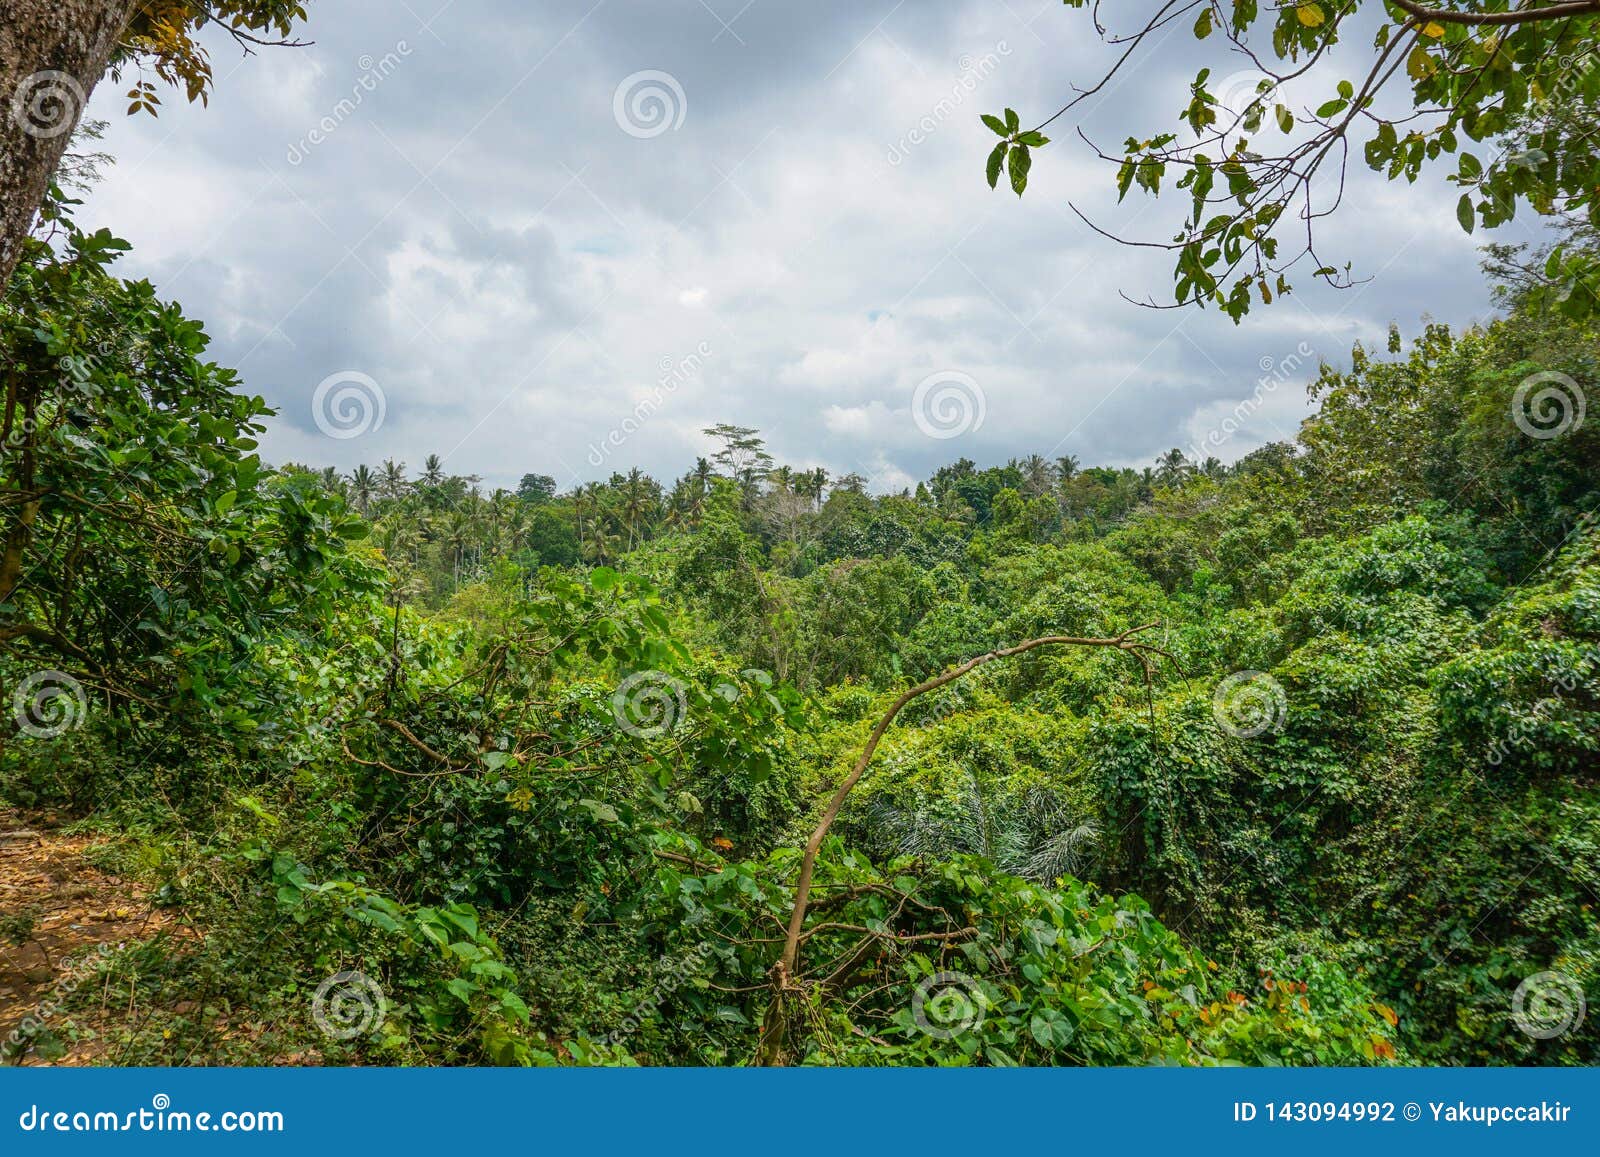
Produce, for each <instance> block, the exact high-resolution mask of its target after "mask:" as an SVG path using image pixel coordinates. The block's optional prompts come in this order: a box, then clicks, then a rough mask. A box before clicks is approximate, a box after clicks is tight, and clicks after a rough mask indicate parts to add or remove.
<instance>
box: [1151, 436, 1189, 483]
mask: <svg viewBox="0 0 1600 1157" xmlns="http://www.w3.org/2000/svg"><path fill="white" fill-rule="evenodd" d="M1193 471H1194V465H1193V463H1191V462H1190V461H1189V459H1187V458H1185V457H1184V456H1183V451H1182V450H1179V449H1178V448H1177V447H1176V446H1174V447H1173V448H1172V449H1171V450H1168V451H1167V452H1166V453H1165V454H1163V455H1161V457H1159V458H1157V459H1156V476H1155V480H1156V481H1157V482H1159V483H1160V484H1161V485H1163V486H1176V485H1177V484H1178V483H1179V482H1182V481H1183V480H1184V479H1185V478H1187V477H1188V476H1189V474H1191V473H1192V472H1193Z"/></svg>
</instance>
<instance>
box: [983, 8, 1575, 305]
mask: <svg viewBox="0 0 1600 1157" xmlns="http://www.w3.org/2000/svg"><path fill="white" fill-rule="evenodd" d="M1066 3H1067V4H1068V5H1069V6H1070V7H1073V8H1083V7H1085V6H1086V3H1087V0H1066ZM1099 12H1100V5H1099V4H1098V3H1096V4H1095V5H1094V13H1095V30H1096V32H1097V33H1098V34H1099V35H1100V36H1101V38H1102V39H1103V40H1105V41H1106V42H1107V43H1108V44H1115V45H1117V46H1118V47H1119V52H1118V55H1117V58H1116V62H1115V63H1114V64H1113V65H1112V67H1111V68H1110V69H1109V71H1107V72H1106V73H1105V74H1104V75H1102V76H1101V77H1100V78H1099V80H1097V81H1095V82H1093V83H1091V84H1089V85H1088V86H1086V87H1078V88H1077V91H1076V93H1075V95H1074V96H1073V97H1072V98H1071V99H1070V100H1069V101H1067V103H1066V104H1065V105H1064V106H1063V107H1062V108H1061V109H1059V110H1058V111H1057V112H1056V113H1054V114H1053V115H1052V116H1050V117H1048V118H1046V119H1045V120H1043V121H1042V122H1041V123H1040V124H1038V125H1037V126H1036V127H1034V128H1032V129H1023V127H1022V123H1021V119H1020V117H1019V116H1018V115H1017V113H1016V112H1015V111H1014V110H1012V109H1006V110H1005V113H1004V116H1003V117H1000V116H989V115H985V116H984V117H983V121H984V123H985V124H986V125H988V126H989V128H990V129H992V130H993V131H994V132H995V133H997V134H998V135H999V136H1000V137H1001V138H1002V139H1001V141H1000V142H999V143H998V144H997V145H996V146H995V148H994V150H993V152H991V153H990V155H989V161H988V179H989V184H990V185H991V186H994V185H995V184H996V183H997V182H998V180H999V177H1000V173H1001V169H1002V168H1005V169H1006V170H1007V172H1008V174H1009V178H1010V184H1011V187H1012V189H1013V190H1014V191H1015V192H1016V193H1017V194H1018V195H1019V196H1020V195H1021V194H1022V192H1023V190H1024V189H1025V188H1026V187H1027V183H1028V173H1029V170H1030V167H1031V163H1032V155H1031V150H1032V149H1035V148H1039V147H1042V146H1043V145H1046V144H1048V143H1049V142H1048V138H1046V137H1044V136H1043V134H1042V132H1041V130H1042V129H1044V128H1045V127H1046V126H1047V125H1049V124H1051V123H1052V122H1053V121H1055V120H1057V119H1059V118H1061V117H1063V116H1066V115H1068V114H1070V113H1072V112H1073V111H1074V110H1076V109H1078V108H1079V106H1081V105H1083V104H1084V102H1086V101H1088V100H1089V99H1090V98H1091V97H1093V96H1094V95H1095V94H1097V93H1101V92H1104V91H1106V90H1107V89H1108V86H1109V85H1111V84H1112V83H1113V82H1114V81H1115V80H1116V79H1117V78H1118V76H1119V74H1120V73H1122V72H1123V71H1124V70H1125V69H1126V68H1127V67H1128V64H1129V62H1130V61H1131V60H1133V59H1135V58H1137V57H1139V56H1141V55H1142V54H1147V53H1149V52H1151V51H1153V50H1154V48H1155V45H1156V42H1157V40H1158V39H1161V38H1164V37H1165V35H1166V33H1167V31H1168V30H1169V29H1170V28H1171V27H1172V26H1173V25H1175V24H1176V23H1178V22H1179V21H1183V22H1188V21H1189V19H1190V18H1191V17H1192V18H1193V28H1192V35H1193V36H1194V38H1195V39H1196V40H1202V41H1203V40H1206V39H1208V38H1209V37H1211V36H1212V35H1213V34H1220V37H1219V39H1221V40H1222V41H1224V42H1225V43H1224V45H1223V48H1224V49H1225V55H1220V56H1219V58H1218V61H1217V62H1216V66H1215V67H1211V66H1207V67H1202V68H1201V69H1200V70H1199V71H1198V72H1197V73H1196V74H1195V78H1194V81H1193V83H1192V85H1191V91H1190V98H1189V104H1188V106H1187V108H1185V109H1184V111H1183V112H1182V114H1181V116H1180V120H1181V124H1180V125H1179V126H1176V131H1173V130H1170V129H1169V130H1164V131H1158V132H1156V133H1153V134H1151V135H1149V136H1136V137H1130V138H1128V140H1127V141H1125V142H1124V143H1123V145H1122V147H1121V149H1120V151H1116V152H1112V151H1108V148H1107V147H1102V146H1101V145H1099V144H1097V143H1095V142H1094V141H1092V140H1091V139H1090V138H1089V137H1088V136H1087V135H1084V134H1083V131H1082V129H1081V128H1080V129H1079V135H1080V136H1082V137H1083V139H1084V140H1085V141H1086V142H1087V143H1088V144H1089V147H1090V149H1091V151H1092V152H1093V153H1094V154H1095V156H1097V157H1098V158H1099V159H1100V160H1102V161H1106V162H1109V163H1111V164H1113V165H1115V167H1116V184H1117V191H1118V195H1119V198H1120V197H1123V196H1126V195H1127V193H1128V191H1129V190H1130V189H1131V188H1132V187H1134V186H1135V185H1137V186H1138V187H1139V189H1140V190H1142V191H1143V192H1145V193H1147V194H1149V195H1151V196H1155V195H1156V194H1158V193H1159V192H1160V191H1161V188H1162V186H1163V184H1171V185H1175V187H1176V188H1178V189H1181V190H1183V191H1184V192H1185V193H1186V194H1187V195H1188V200H1189V203H1190V208H1189V210H1188V212H1187V216H1186V217H1185V219H1184V220H1183V222H1182V223H1181V225H1180V226H1179V228H1178V229H1177V231H1176V235H1175V236H1173V237H1172V238H1171V239H1165V238H1163V239H1159V240H1134V239H1124V238H1121V237H1118V236H1116V235H1115V234H1113V233H1111V232H1109V231H1108V230H1106V229H1104V228H1102V227H1101V226H1099V225H1097V224H1096V223H1094V222H1093V221H1090V220H1089V218H1088V217H1086V216H1085V215H1084V214H1083V213H1082V212H1081V211H1080V210H1078V208H1077V206H1075V205H1074V206H1072V208H1073V211H1074V212H1075V213H1077V214H1078V216H1079V217H1081V218H1083V220H1084V221H1085V223H1086V224H1088V225H1089V226H1090V227H1091V228H1093V229H1095V230H1096V231H1097V232H1100V233H1102V234H1104V235H1106V236H1108V237H1112V238H1113V239H1115V240H1119V241H1124V242H1125V243H1127V244H1137V245H1141V246H1146V247H1153V248H1157V249H1165V250H1169V251H1171V252H1172V253H1174V254H1175V265H1174V271H1173V280H1174V285H1175V293H1174V301H1173V302H1172V303H1171V304H1170V305H1166V306H1160V307H1158V308H1169V309H1170V308H1178V307H1181V306H1186V305H1200V306H1204V305H1206V304H1216V305H1218V306H1219V307H1220V308H1221V309H1222V310H1223V311H1224V312H1226V313H1227V314H1228V315H1229V316H1230V317H1231V318H1233V319H1234V321H1236V322H1237V321H1238V320H1239V319H1240V318H1242V317H1243V316H1244V315H1245V314H1246V313H1247V312H1249V310H1250V307H1251V298H1252V296H1253V295H1254V296H1258V297H1259V298H1260V300H1261V302H1262V303H1264V304H1270V303H1271V302H1272V301H1273V300H1274V299H1275V298H1276V297H1279V296H1282V295H1283V294H1285V293H1288V292H1289V291H1290V289H1291V286H1290V283H1289V280H1288V271H1289V270H1290V269H1291V268H1292V267H1294V266H1295V265H1297V264H1299V263H1301V262H1302V261H1305V262H1309V264H1310V266H1311V267H1312V269H1313V276H1315V277H1319V278H1321V279H1323V280H1324V281H1326V282H1327V283H1328V284H1331V285H1335V286H1339V287H1345V286H1349V285H1351V284H1354V282H1355V281H1356V276H1355V274H1354V273H1353V272H1352V270H1351V267H1350V266H1349V265H1348V264H1346V265H1345V266H1344V267H1343V268H1339V267H1336V266H1335V264H1334V263H1332V262H1331V261H1329V260H1326V259H1324V258H1323V257H1321V256H1319V255H1318V253H1317V249H1316V238H1315V226H1316V224H1317V222H1319V221H1320V220H1321V219H1322V218H1324V217H1326V216H1328V215H1329V214H1331V213H1333V212H1335V211H1336V210H1337V209H1338V208H1339V207H1340V205H1341V203H1342V201H1343V198H1344V193H1345V176H1346V166H1347V163H1348V161H1349V157H1350V152H1351V150H1352V148H1356V147H1359V148H1360V150H1361V156H1362V159H1363V160H1364V161H1365V163H1366V164H1367V166H1368V167H1369V168H1371V169H1373V170H1374V171H1377V172H1381V173H1383V174H1384V175H1385V176H1386V177H1387V178H1388V179H1390V180H1395V179H1397V178H1400V177H1404V178H1405V179H1406V180H1407V181H1415V180H1416V179H1417V177H1418V176H1419V175H1420V174H1421V173H1422V171H1423V170H1424V169H1425V168H1427V167H1428V166H1430V165H1432V164H1434V163H1437V162H1440V161H1448V162H1450V163H1452V164H1453V166H1454V169H1455V171H1454V172H1453V173H1452V174H1450V175H1449V178H1448V179H1449V180H1450V181H1452V182H1453V183H1455V184H1456V185H1458V186H1459V187H1460V188H1461V190H1462V192H1461V196H1460V199H1459V200H1458V202H1457V204H1456V218H1457V220H1458V221H1459V223H1460V225H1461V227H1462V228H1463V229H1465V230H1466V231H1467V232H1469V233H1470V232H1472V231H1473V229H1474V228H1476V227H1477V226H1479V225H1482V226H1484V227H1493V226H1496V225H1500V224H1503V223H1504V222H1506V221H1509V220H1511V218H1512V217H1513V216H1514V214H1515V213H1516V212H1517V209H1518V207H1519V206H1521V207H1526V208H1530V209H1532V210H1533V211H1534V212H1536V213H1539V214H1541V215H1554V214H1577V213H1586V214H1593V213H1594V212H1595V209H1596V206H1597V204H1600V191H1597V190H1600V150H1597V149H1596V148H1595V145H1594V126H1593V121H1592V119H1588V118H1581V117H1580V118H1570V117H1563V116H1560V115H1547V114H1548V112H1549V110H1551V109H1552V108H1561V107H1572V106H1584V107H1587V106H1592V105H1593V104H1594V102H1595V100H1596V97H1597V96H1600V68H1597V67H1596V64H1595V55H1594V54H1595V51H1596V48H1597V37H1600V0H1557V2H1555V3H1548V4H1542V5H1536V4H1530V3H1522V2H1521V0H1517V2H1516V3H1513V2H1512V0H1451V2H1448V3H1447V2H1446V0H1382V2H1379V0H1295V2H1292V3H1290V2H1284V3H1280V4H1274V5H1265V4H1260V3H1258V0H1165V2H1164V3H1161V4H1160V5H1159V7H1158V8H1156V10H1155V11H1154V12H1153V13H1152V14H1150V15H1148V17H1147V18H1146V19H1144V20H1143V21H1142V23H1139V24H1136V26H1135V29H1134V30H1133V31H1131V32H1127V33H1114V32H1112V31H1111V30H1109V29H1108V28H1107V27H1106V26H1104V25H1102V24H1101V23H1100V21H1099ZM1374 20H1376V21H1377V25H1378V27H1377V35H1376V39H1375V40H1374V43H1373V47H1372V48H1371V50H1370V51H1369V52H1368V53H1367V55H1366V57H1365V58H1364V59H1363V60H1361V61H1360V63H1359V66H1358V67H1356V68H1355V69H1354V71H1352V72H1350V73H1349V74H1347V75H1346V76H1345V77H1344V78H1343V79H1340V80H1338V81H1337V82H1336V83H1335V84H1334V85H1333V86H1332V88H1331V89H1329V90H1327V91H1324V92H1322V93H1319V94H1315V95H1313V96H1312V99H1310V100H1307V99H1306V96H1307V95H1310V94H1307V93H1306V92H1305V86H1307V85H1309V84H1310V83H1312V81H1311V80H1310V74H1311V73H1312V72H1313V71H1316V72H1318V73H1319V74H1320V73H1321V72H1326V71H1330V70H1333V69H1335V68H1336V67H1339V66H1340V65H1336V64H1335V61H1334V59H1333V53H1334V49H1335V46H1336V45H1339V43H1340V41H1341V39H1343V37H1344V35H1345V34H1355V33H1356V31H1357V30H1358V29H1366V28H1369V27H1371V25H1372V23H1373V21H1374ZM1241 54H1242V59H1245V60H1248V61H1250V62H1251V65H1252V67H1251V68H1250V70H1249V71H1247V72H1241V71H1240V70H1239V68H1238V67H1237V65H1238V63H1239V60H1240V59H1241ZM1349 59H1351V57H1349V56H1343V55H1342V56H1341V58H1340V60H1341V65H1342V61H1344V60H1349ZM1397 78H1398V79H1397ZM1405 84H1409V86H1410V91H1409V93H1408V94H1407V95H1406V96H1405V97H1404V98H1397V97H1395V96H1394V94H1393V93H1392V92H1390V91H1389V90H1390V89H1392V88H1395V87H1399V86H1402V85H1405ZM1184 130H1187V136H1186V135H1185V131H1184ZM1358 136H1359V137H1364V139H1357V138H1358ZM1265 137H1272V138H1273V139H1274V140H1276V141H1279V142H1281V143H1276V144H1272V145H1267V144H1264V143H1263V138H1265ZM1475 143H1482V144H1483V145H1484V148H1482V149H1480V150H1479V151H1478V152H1474V151H1471V146H1473V145H1474V144H1475ZM1174 176H1176V177H1177V179H1176V181H1175V182H1173V181H1172V178H1173V177H1174ZM1549 273H1550V276H1551V278H1552V280H1554V281H1556V282H1557V283H1558V290H1557V292H1558V294H1559V292H1560V291H1561V290H1562V289H1564V290H1565V291H1566V297H1565V300H1572V299H1573V294H1572V292H1571V291H1572V289H1573V288H1574V287H1575V286H1577V285H1589V286H1591V287H1592V286H1593V285H1594V284H1597V283H1600V282H1597V281H1596V277H1595V264H1594V262H1593V261H1592V260H1576V261H1573V262H1570V263H1569V262H1567V261H1565V255H1564V254H1558V255H1557V256H1556V258H1555V259H1554V261H1553V263H1552V268H1551V269H1550V271H1549ZM1577 302H1578V304H1579V305H1581V307H1582V308H1585V309H1594V308H1595V307H1596V299H1595V298H1594V296H1593V294H1591V293H1583V294H1579V295H1577ZM1143 304H1147V305H1151V306H1153V307H1155V306H1156V303H1155V302H1154V301H1153V300H1147V301H1145V302H1144V303H1143Z"/></svg>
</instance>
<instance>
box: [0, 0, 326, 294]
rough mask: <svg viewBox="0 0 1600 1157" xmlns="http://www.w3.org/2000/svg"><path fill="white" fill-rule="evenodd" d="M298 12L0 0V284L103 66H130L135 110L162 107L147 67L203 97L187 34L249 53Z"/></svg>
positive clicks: (234, 2)
mask: <svg viewBox="0 0 1600 1157" xmlns="http://www.w3.org/2000/svg"><path fill="white" fill-rule="evenodd" d="M304 18H305V8H304V6H303V5H301V4H300V3H298V2H297V0H142V2H141V0H0V287H3V286H4V285H5V284H6V283H7V282H8V281H9V280H10V278H11V272H12V270H13V269H14V268H15V267H16V264H17V262H18V261H19V260H20V259H21V257H22V247H23V241H24V240H25V239H26V238H27V236H28V233H29V231H30V230H31V229H32V227H33V217H34V214H35V213H36V212H38V209H39V206H40V205H41V204H42V203H43V201H44V197H45V191H46V190H47V189H48V187H49V184H50V180H51V177H52V175H53V174H54V173H55V172H56V169H57V166H58V165H59V164H60V162H61V158H62V154H63V153H64V152H65V150H66V146H67V142H68V140H69V139H70V138H71V136H72V131H73V129H74V128H76V127H77V124H78V120H79V118H80V117H81V116H82V115H83V109H84V106H85V105H86V104H87V103H88V99H89V96H90V95H91V94H92V93H93V92H94V88H95V85H97V84H98V83H99V82H100V79H101V77H102V76H104V75H105V74H106V72H107V70H108V69H109V70H110V71H111V73H112V74H113V75H114V76H115V75H116V74H117V73H118V72H119V71H120V70H121V69H122V68H124V67H129V66H133V67H137V68H139V70H140V75H139V79H138V80H137V81H135V82H134V86H133V88H132V89H130V90H129V92H128V97H129V102H130V103H129V108H128V111H129V112H130V113H132V112H139V111H144V112H149V113H151V114H152V115H154V113H155V111H156V106H157V105H158V104H160V103H161V101H160V97H159V96H158V95H157V92H156V88H155V85H154V83H152V82H151V81H149V80H146V79H145V78H144V68H145V67H149V68H150V69H151V70H152V71H153V72H154V73H155V75H156V76H157V77H159V78H160V79H161V80H163V81H166V82H167V83H168V84H174V85H181V86H182V87H183V89H184V92H185V94H186V95H187V97H188V98H189V100H191V101H193V100H200V101H204V100H206V99H207V96H208V94H209V92H210V88H211V67H210V64H209V62H208V61H207V59H206V53H205V50H204V49H203V48H201V47H200V45H199V43H198V42H197V41H196V40H195V39H194V37H195V36H196V35H197V34H198V33H199V31H200V29H202V28H204V27H205V26H206V25H208V24H215V25H218V26H219V27H221V28H224V29H226V30H227V31H228V33H229V34H230V35H231V36H232V37H233V38H234V40H235V41H236V42H237V43H238V44H240V45H241V46H243V47H244V48H245V50H246V51H247V52H248V51H250V48H251V46H253V45H261V44H268V43H273V44H288V43H291V42H290V41H287V40H285V39H279V40H275V41H274V40H267V39H265V38H263V37H262V36H261V35H259V34H260V33H273V34H276V35H278V36H279V37H287V36H288V35H289V33H290V32H291V31H292V29H293V26H294V22H295V21H296V20H303V19H304Z"/></svg>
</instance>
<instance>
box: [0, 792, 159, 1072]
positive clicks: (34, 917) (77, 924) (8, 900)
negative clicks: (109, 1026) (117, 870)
mask: <svg viewBox="0 0 1600 1157" xmlns="http://www.w3.org/2000/svg"><path fill="white" fill-rule="evenodd" d="M95 842H96V841H95V840H94V839H93V838H91V837H88V836H70V835H64V834H62V833H61V832H60V831H59V830H58V829H57V828H56V827H55V825H54V822H53V821H52V819H51V817H48V816H32V817H24V816H22V815H19V814H18V813H17V812H14V811H10V810H6V809H0V1063H7V1064H15V1063H16V1060H15V1058H14V1057H13V1055H12V1054H13V1052H14V1051H15V1050H14V1046H13V1047H8V1040H9V1038H10V1037H11V1033H12V1032H13V1030H15V1029H17V1028H18V1026H20V1025H22V1023H23V1022H24V1020H28V1019H30V1018H31V1019H32V1020H33V1021H35V1022H40V1023H43V1024H44V1026H45V1027H46V1028H47V1029H48V1028H50V1027H51V1025H52V1022H53V1020H55V1019H56V1018H59V1017H61V1016H62V1014H60V1013H53V1014H52V1013H51V1011H50V1006H51V1005H52V1004H53V1003H54V1002H55V1001H56V1000H58V999H59V998H60V997H61V996H63V995H64V994H65V993H67V992H70V991H71V990H72V989H73V988H75V987H77V986H78V985H79V984H82V983H85V982H87V978H88V977H89V976H90V975H92V974H93V972H94V969H95V966H96V964H97V963H98V961H99V959H100V958H101V957H102V954H104V953H107V952H109V951H111V950H112V949H114V948H115V947H116V946H118V945H121V944H126V943H130V942H132V941H135V940H143V939H147V938H148V937H150V936H152V935H154V934H155V932H156V931H157V930H158V929H160V928H161V927H162V926H163V925H164V924H166V923H167V922H168V917H167V916H166V914H165V913H162V912H159V911H156V910H153V909H151V907H150V906H149V904H148V903H147V902H146V901H145V899H144V897H143V896H142V895H141V894H140V892H139V890H138V889H137V888H136V887H134V886H133V885H132V884H130V883H129V882H127V881H125V880H122V879H119V878H118V877H116V876H113V875H110V874H108V873H106V872H104V871H102V870H101V869H99V868H96V867H94V866H93V865H92V864H90V863H89V861H88V860H87V859H86V858H85V856H84V852H85V850H86V849H88V848H89V847H90V846H92V845H93V844H94V843H95ZM18 941H20V943H18ZM91 1053H92V1050H88V1052H80V1050H74V1055H73V1056H72V1057H70V1058H63V1063H68V1064H71V1063H74V1062H77V1063H82V1062H83V1061H84V1060H87V1059H89V1056H90V1054H91ZM42 1060H43V1058H42V1057H30V1058H28V1060H27V1063H33V1064H37V1063H41V1061H42Z"/></svg>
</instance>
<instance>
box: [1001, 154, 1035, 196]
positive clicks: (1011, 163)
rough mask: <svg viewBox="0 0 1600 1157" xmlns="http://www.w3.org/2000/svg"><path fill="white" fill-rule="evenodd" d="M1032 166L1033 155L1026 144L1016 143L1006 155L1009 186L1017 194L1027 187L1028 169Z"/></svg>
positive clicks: (1020, 193)
mask: <svg viewBox="0 0 1600 1157" xmlns="http://www.w3.org/2000/svg"><path fill="white" fill-rule="evenodd" d="M1032 167H1033V157H1032V155H1031V154H1029V152H1028V147H1027V146H1026V145H1017V146H1016V147H1014V148H1013V149H1012V150H1011V152H1010V153H1009V154H1008V155H1007V157H1006V168H1007V171H1008V172H1009V173H1010V174H1011V188H1012V191H1014V192H1015V193H1016V194H1017V196H1019V197H1020V196H1022V190H1024V189H1026V188H1027V187H1028V170H1029V169H1030V168H1032Z"/></svg>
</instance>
